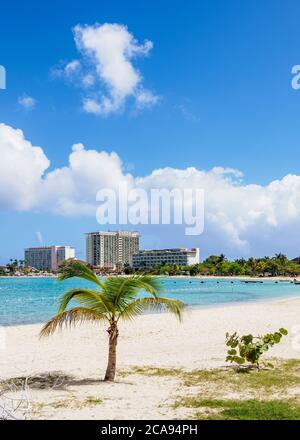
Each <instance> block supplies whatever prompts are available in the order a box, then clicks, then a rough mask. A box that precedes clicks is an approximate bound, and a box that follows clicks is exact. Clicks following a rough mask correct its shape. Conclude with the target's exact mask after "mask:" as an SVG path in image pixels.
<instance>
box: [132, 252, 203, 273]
mask: <svg viewBox="0 0 300 440" xmlns="http://www.w3.org/2000/svg"><path fill="white" fill-rule="evenodd" d="M199 261H200V251H199V248H192V249H187V248H176V249H153V250H142V251H139V252H137V253H136V254H134V255H133V256H132V267H133V268H134V269H152V268H153V267H154V266H159V265H162V264H168V265H171V264H177V265H178V266H192V265H193V264H197V263H199Z"/></svg>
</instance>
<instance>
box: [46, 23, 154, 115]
mask: <svg viewBox="0 0 300 440" xmlns="http://www.w3.org/2000/svg"><path fill="white" fill-rule="evenodd" d="M74 38H75V43H76V46H77V48H78V50H79V51H80V53H81V55H82V59H81V60H73V61H71V62H69V63H67V64H64V65H63V66H60V67H58V68H55V69H53V70H52V73H54V75H55V76H62V77H65V78H67V79H68V80H70V81H71V82H72V83H76V84H77V85H80V86H81V87H82V88H83V90H85V96H84V97H83V109H84V110H85V111H87V112H89V113H95V114H98V115H102V116H107V115H109V114H111V113H115V112H119V111H121V110H122V109H123V108H124V106H125V103H126V101H127V100H128V99H129V98H131V99H133V100H134V101H135V103H136V106H137V107H138V108H139V109H141V108H144V107H149V106H152V105H154V104H156V103H157V102H158V100H159V98H158V96H156V95H155V94H154V93H153V92H151V91H150V90H147V89H145V88H144V87H143V77H142V75H141V73H140V71H139V70H138V69H137V68H136V67H135V66H134V60H135V59H136V58H138V57H142V56H147V55H148V54H149V52H150V50H151V49H152V47H153V43H152V42H151V41H148V40H146V41H145V42H144V43H142V44H139V43H138V42H137V40H136V39H135V38H134V36H133V34H131V33H130V32H129V31H128V29H127V27H126V26H124V25H120V24H109V23H105V24H102V25H100V24H95V25H93V26H81V25H77V26H76V27H75V28H74ZM87 90H89V93H88V94H87Z"/></svg>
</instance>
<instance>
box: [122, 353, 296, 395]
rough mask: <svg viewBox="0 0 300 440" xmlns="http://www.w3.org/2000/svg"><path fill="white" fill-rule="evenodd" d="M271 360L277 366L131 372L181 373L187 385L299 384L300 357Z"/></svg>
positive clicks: (263, 386)
mask: <svg viewBox="0 0 300 440" xmlns="http://www.w3.org/2000/svg"><path fill="white" fill-rule="evenodd" d="M272 363H273V365H274V368H265V369H260V370H257V369H245V368H238V367H234V366H229V367H226V368H216V369H213V370H192V371H184V370H182V369H173V368H156V367H133V368H132V369H131V370H130V373H131V374H132V373H133V374H141V375H144V376H156V377H168V376H171V377H178V378H179V379H181V380H182V382H183V384H184V385H185V386H187V387H189V386H201V385H202V384H204V383H205V384H207V383H210V384H212V385H215V387H216V388H220V387H224V388H226V387H227V386H229V387H230V389H231V390H239V389H241V388H244V389H245V388H248V389H249V390H257V391H259V390H263V391H265V392H268V391H274V390H276V389H277V390H281V391H284V390H286V389H288V388H291V387H293V386H297V385H299V386H300V360H298V359H290V360H286V361H278V360H276V359H275V360H274V359H273V360H272ZM127 374H128V372H127ZM124 375H125V373H124Z"/></svg>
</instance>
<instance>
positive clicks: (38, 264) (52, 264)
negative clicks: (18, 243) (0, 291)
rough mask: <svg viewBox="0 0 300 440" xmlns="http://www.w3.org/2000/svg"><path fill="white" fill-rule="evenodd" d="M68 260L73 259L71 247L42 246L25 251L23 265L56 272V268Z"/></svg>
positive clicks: (73, 254) (73, 251) (73, 253)
mask: <svg viewBox="0 0 300 440" xmlns="http://www.w3.org/2000/svg"><path fill="white" fill-rule="evenodd" d="M69 258H75V249H74V248H73V247H71V246H43V247H33V248H28V249H25V256H24V260H25V264H26V265H27V266H30V267H33V268H34V269H38V270H51V271H52V272H56V271H57V270H58V266H59V264H60V263H62V262H63V261H65V260H68V259H69Z"/></svg>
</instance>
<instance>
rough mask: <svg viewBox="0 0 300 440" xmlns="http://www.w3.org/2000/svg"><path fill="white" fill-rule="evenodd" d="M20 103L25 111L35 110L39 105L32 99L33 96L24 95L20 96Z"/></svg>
mask: <svg viewBox="0 0 300 440" xmlns="http://www.w3.org/2000/svg"><path fill="white" fill-rule="evenodd" d="M18 103H19V104H20V105H21V106H22V107H23V108H24V109H25V110H33V109H34V107H35V106H36V104H37V101H36V99H34V98H32V96H28V95H26V94H24V95H22V96H19V98H18Z"/></svg>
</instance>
